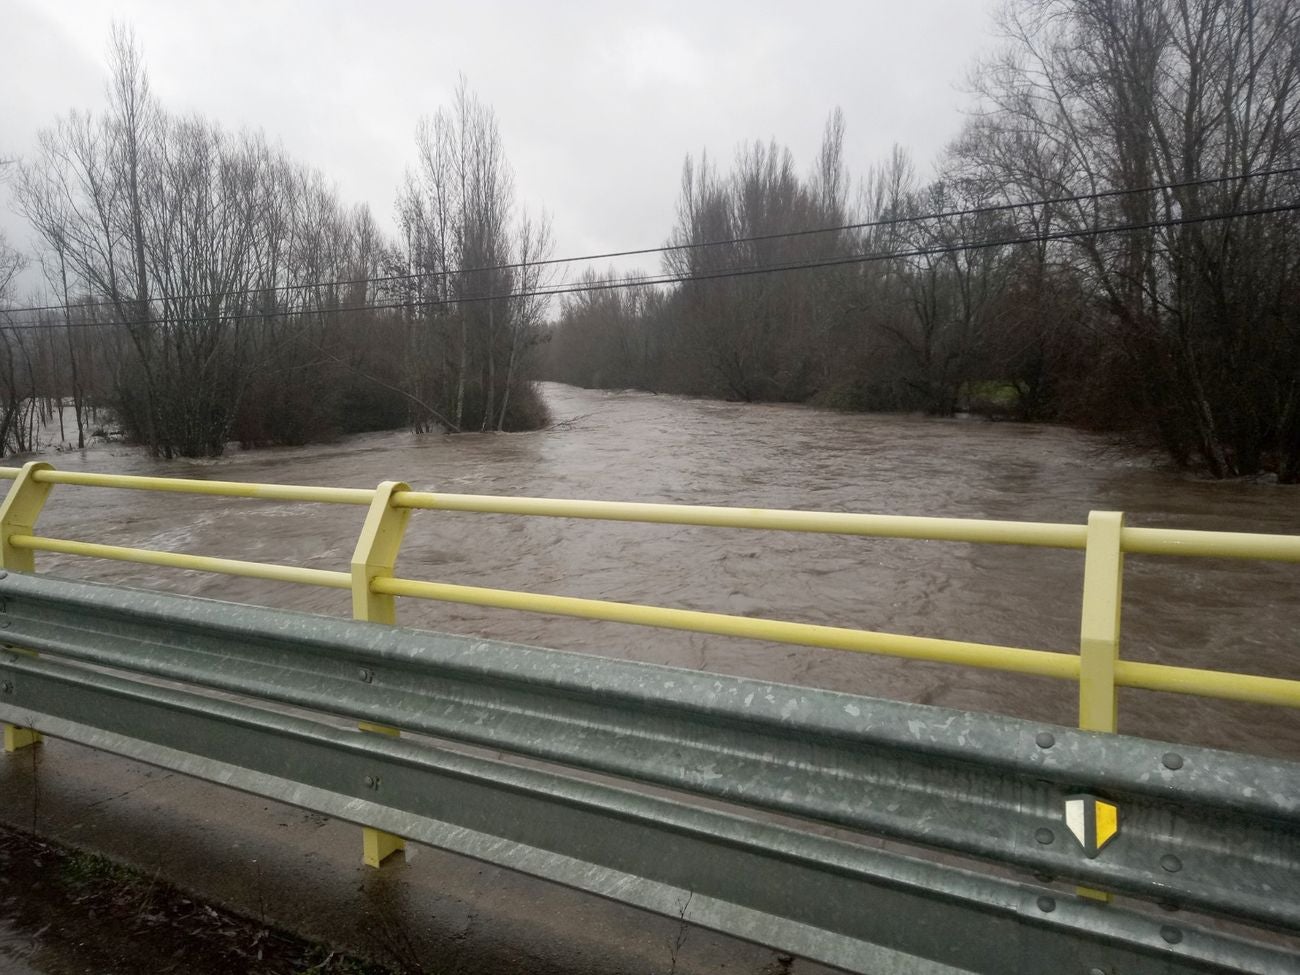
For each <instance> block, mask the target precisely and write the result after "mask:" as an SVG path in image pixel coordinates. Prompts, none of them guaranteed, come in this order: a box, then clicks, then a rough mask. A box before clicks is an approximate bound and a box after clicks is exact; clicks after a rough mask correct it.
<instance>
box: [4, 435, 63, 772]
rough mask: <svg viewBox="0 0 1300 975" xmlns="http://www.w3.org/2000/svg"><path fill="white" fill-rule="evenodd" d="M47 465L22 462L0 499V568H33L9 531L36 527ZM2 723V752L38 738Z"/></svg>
mask: <svg viewBox="0 0 1300 975" xmlns="http://www.w3.org/2000/svg"><path fill="white" fill-rule="evenodd" d="M50 469H51V465H49V464H47V463H45V462H44V461H39V460H34V461H31V462H29V463H27V464H24V465H23V469H22V470H21V471H19V473H18V476H17V477H16V478H14V483H13V484H12V485H11V486H10V488H9V493H8V494H7V495H5V499H4V501H3V503H0V568H2V569H5V570H6V571H13V572H35V571H36V553H35V552H32V551H31V550H30V549H19V548H14V547H13V546H11V545H10V544H9V538H10V536H11V535H30V534H31V533H32V531H33V529H34V528H35V527H36V519H37V518H39V517H40V516H41V509H42V508H43V507H45V499H46V498H48V497H49V496H50V488H51V487H53V485H51V484H42V483H40V482H39V481H37V480H36V478H35V474H36V472H37V471H44V470H50ZM3 727H4V750H5V751H6V752H16V751H18V749H20V748H26V747H28V746H29V745H35V744H36V743H37V742H38V741H40V740H41V735H40V732H38V731H33V730H32V729H31V728H20V727H18V726H17V725H12V724H9V723H8V722H4V723H3Z"/></svg>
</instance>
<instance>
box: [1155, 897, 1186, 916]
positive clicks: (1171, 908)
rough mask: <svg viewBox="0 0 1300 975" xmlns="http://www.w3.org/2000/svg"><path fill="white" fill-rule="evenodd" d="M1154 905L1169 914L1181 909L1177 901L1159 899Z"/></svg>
mask: <svg viewBox="0 0 1300 975" xmlns="http://www.w3.org/2000/svg"><path fill="white" fill-rule="evenodd" d="M1156 905H1157V906H1158V907H1159V908H1160V910H1162V911H1168V912H1169V913H1170V914H1172V913H1174V912H1175V911H1181V910H1182V908H1181V907H1179V906H1178V901H1171V900H1159V901H1156Z"/></svg>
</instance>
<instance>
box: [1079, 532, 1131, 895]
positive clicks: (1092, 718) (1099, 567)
mask: <svg viewBox="0 0 1300 975" xmlns="http://www.w3.org/2000/svg"><path fill="white" fill-rule="evenodd" d="M1123 529H1124V514H1123V512H1120V511H1091V512H1089V513H1088V542H1087V548H1086V550H1085V552H1084V559H1083V612H1082V619H1081V622H1080V626H1079V727H1080V728H1081V729H1083V730H1084V731H1108V732H1111V733H1112V734H1113V733H1114V732H1115V730H1116V729H1117V727H1118V724H1119V699H1118V697H1117V696H1116V693H1115V662H1116V661H1117V660H1118V659H1119V626H1120V607H1121V604H1122V601H1123V592H1124V547H1123V544H1122V541H1121V534H1122V532H1123ZM1075 891H1076V893H1078V894H1079V895H1080V896H1081V897H1086V898H1088V899H1089V900H1094V901H1102V902H1109V901H1110V894H1108V893H1107V892H1106V891H1104V890H1095V889H1093V888H1091V887H1076V888H1075Z"/></svg>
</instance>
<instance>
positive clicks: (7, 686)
mask: <svg viewBox="0 0 1300 975" xmlns="http://www.w3.org/2000/svg"><path fill="white" fill-rule="evenodd" d="M0 691H4V693H6V694H12V693H13V692H14V682H13V681H11V680H7V681H5V682H4V683H3V684H0Z"/></svg>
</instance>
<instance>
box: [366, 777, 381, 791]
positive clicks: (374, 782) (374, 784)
mask: <svg viewBox="0 0 1300 975" xmlns="http://www.w3.org/2000/svg"><path fill="white" fill-rule="evenodd" d="M366 788H368V789H378V788H379V776H377V775H367V776H366Z"/></svg>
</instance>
